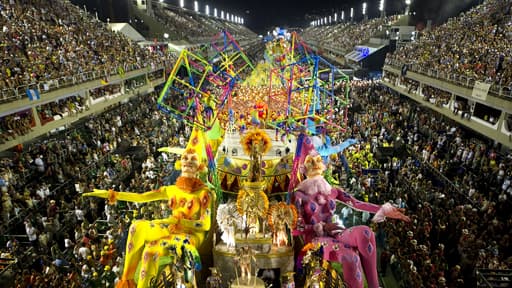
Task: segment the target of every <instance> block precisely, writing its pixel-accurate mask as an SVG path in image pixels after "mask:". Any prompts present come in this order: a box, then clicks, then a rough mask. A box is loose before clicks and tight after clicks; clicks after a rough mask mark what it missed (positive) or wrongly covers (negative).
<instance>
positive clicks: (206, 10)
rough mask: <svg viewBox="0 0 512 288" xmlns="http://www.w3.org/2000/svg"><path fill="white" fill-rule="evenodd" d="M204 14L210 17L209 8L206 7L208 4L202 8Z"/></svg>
mask: <svg viewBox="0 0 512 288" xmlns="http://www.w3.org/2000/svg"><path fill="white" fill-rule="evenodd" d="M204 14H206V16H210V6H208V4H207V5H206V6H204Z"/></svg>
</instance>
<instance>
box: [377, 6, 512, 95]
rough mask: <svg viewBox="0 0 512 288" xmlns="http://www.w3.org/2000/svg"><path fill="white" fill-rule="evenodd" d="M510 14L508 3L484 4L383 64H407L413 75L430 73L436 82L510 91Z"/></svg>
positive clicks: (396, 53) (390, 57)
mask: <svg viewBox="0 0 512 288" xmlns="http://www.w3.org/2000/svg"><path fill="white" fill-rule="evenodd" d="M511 12H512V11H511V3H510V1H505V0H490V1H484V3H483V4H481V5H478V6H476V7H474V8H473V9H471V10H469V11H467V12H464V13H461V14H460V15H459V16H457V17H454V18H450V19H449V20H448V22H447V23H445V24H443V25H441V26H439V27H436V28H434V29H432V30H431V31H425V32H421V33H420V37H419V39H418V40H417V41H415V42H413V43H410V44H408V45H403V46H401V47H400V48H399V49H398V50H397V51H395V52H394V53H393V54H390V55H388V57H387V59H386V61H387V63H388V64H393V65H398V66H400V67H401V65H403V64H410V65H409V69H411V70H412V71H426V70H425V69H430V70H432V71H433V72H432V73H431V75H433V76H436V75H437V76H438V77H439V78H450V79H454V80H457V79H458V80H460V79H467V78H471V79H473V80H478V81H486V82H488V83H495V84H499V85H501V86H506V87H509V86H510V85H511V84H512V65H511V61H512V59H511V58H510V51H511V49H512V46H511V44H510V43H511V41H510V40H511V37H512V30H511V29H512V28H511V27H512V25H511V23H512V22H511V21H512V15H511ZM468 27H471V31H468ZM469 32H470V33H469ZM436 73H439V74H436ZM461 76H463V78H461ZM454 77H456V78H454Z"/></svg>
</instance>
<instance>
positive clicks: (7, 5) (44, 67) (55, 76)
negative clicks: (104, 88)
mask: <svg viewBox="0 0 512 288" xmlns="http://www.w3.org/2000/svg"><path fill="white" fill-rule="evenodd" d="M0 15H1V17H0V26H2V27H3V28H2V29H3V33H2V34H1V35H0V40H1V41H2V46H3V47H4V49H3V50H4V55H3V56H2V63H3V65H2V70H1V71H0V73H1V77H0V98H1V99H0V100H2V101H8V100H9V99H10V98H12V97H13V96H17V97H19V98H21V97H23V96H24V95H25V94H24V93H25V89H27V88H29V87H30V88H34V87H35V88H37V89H39V91H41V93H43V92H44V91H46V90H50V89H56V88H58V87H61V86H63V85H76V84H78V83H82V82H85V81H91V80H94V79H105V78H108V77H109V76H111V75H122V74H124V73H126V72H128V71H132V70H135V69H141V68H144V67H153V66H162V65H163V63H164V61H166V60H167V59H166V58H165V57H162V56H161V55H160V54H158V53H151V52H150V51H149V50H148V49H143V48H141V47H140V46H138V45H137V44H136V43H133V42H131V41H130V40H129V39H128V38H127V37H125V36H124V35H122V34H121V33H112V32H111V31H110V30H109V29H108V28H107V27H106V24H105V23H103V22H101V21H98V20H97V19H96V18H93V17H92V16H91V15H89V14H87V13H86V12H84V11H83V10H80V8H78V7H77V6H75V5H72V4H71V3H70V2H69V1H64V0H59V3H58V5H57V4H56V3H54V1H33V2H31V5H29V6H26V5H25V4H22V3H21V2H20V1H4V2H3V3H2V6H1V9H0ZM64 83H65V84H64ZM15 91H16V92H15ZM15 93H18V94H15ZM14 99H16V98H14ZM10 100H13V99H10Z"/></svg>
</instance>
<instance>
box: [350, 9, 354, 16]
mask: <svg viewBox="0 0 512 288" xmlns="http://www.w3.org/2000/svg"><path fill="white" fill-rule="evenodd" d="M350 18H354V8H350Z"/></svg>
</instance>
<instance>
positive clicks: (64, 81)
mask: <svg viewBox="0 0 512 288" xmlns="http://www.w3.org/2000/svg"><path fill="white" fill-rule="evenodd" d="M152 66H153V65H148V66H141V65H138V64H132V65H123V66H119V67H115V68H112V69H110V70H107V71H88V72H83V73H78V74H75V75H72V76H65V77H60V78H56V79H50V80H44V81H39V82H34V83H29V84H23V85H20V86H18V87H16V88H6V89H3V90H0V104H1V103H7V102H13V101H17V100H20V99H22V98H23V97H26V96H27V94H26V90H27V89H35V90H37V91H39V93H40V94H41V96H42V95H43V94H46V93H49V92H52V91H55V90H58V89H62V88H66V87H71V86H74V85H78V84H81V83H85V82H89V81H93V80H98V79H102V78H104V77H106V76H108V77H110V76H115V75H121V74H122V73H120V71H124V73H127V72H131V71H135V70H139V69H145V68H146V69H151V67H152ZM121 68H122V69H121ZM159 69H162V66H161V65H156V67H155V69H151V70H153V71H154V70H159Z"/></svg>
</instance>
